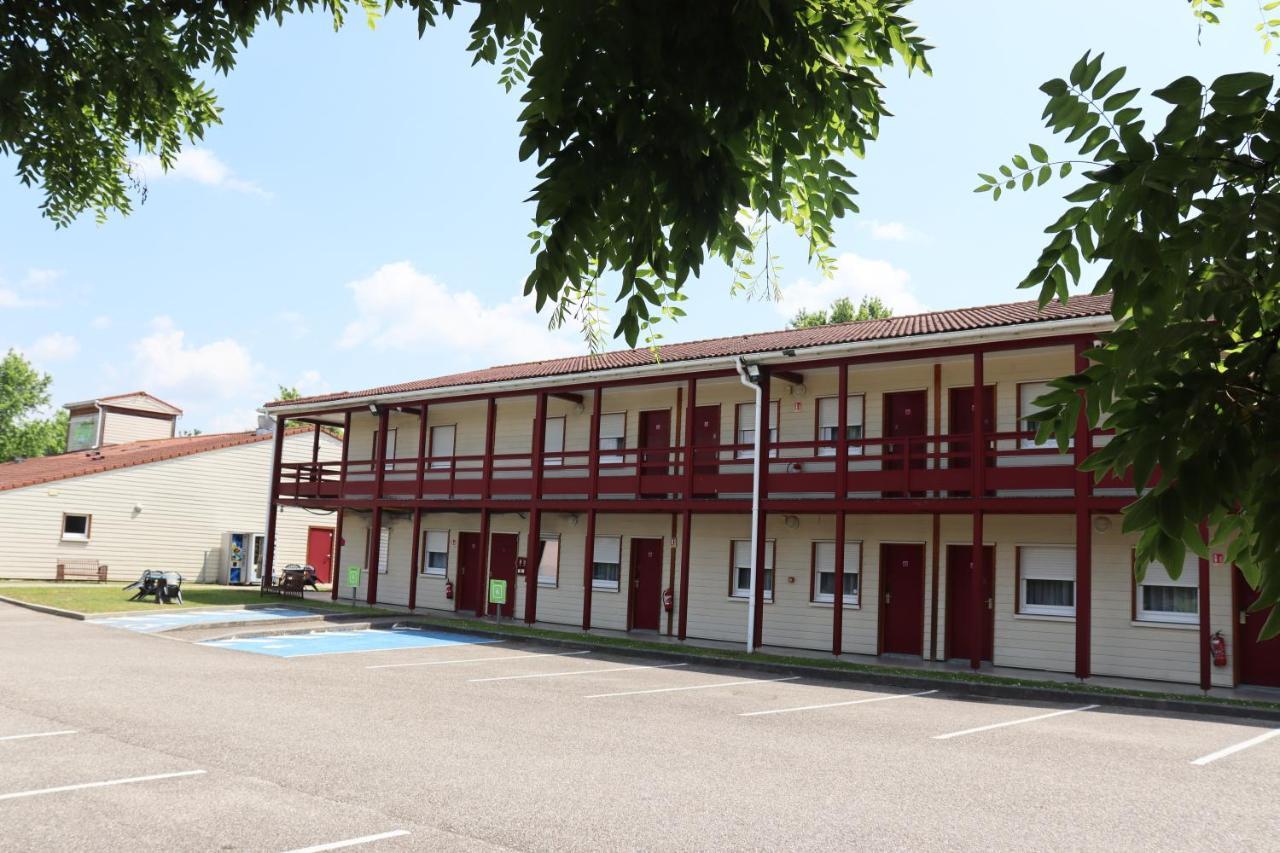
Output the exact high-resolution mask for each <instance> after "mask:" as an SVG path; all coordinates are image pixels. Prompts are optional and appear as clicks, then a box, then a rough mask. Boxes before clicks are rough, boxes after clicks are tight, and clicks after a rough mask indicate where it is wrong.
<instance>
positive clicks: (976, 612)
mask: <svg viewBox="0 0 1280 853" xmlns="http://www.w3.org/2000/svg"><path fill="white" fill-rule="evenodd" d="M983 359H984V352H983V350H982V348H981V347H979V348H978V349H977V350H975V351H974V353H973V388H974V391H973V424H972V426H971V427H970V429H971V430H972V433H973V440H972V441H971V442H969V452H970V455H971V456H972V459H971V460H970V463H969V464H970V466H971V469H972V471H973V496H974V499H975V500H976V501H977V502H978V504H979V505H981V504H982V503H983V502H984V499H985V497H986V493H987V492H986V474H987V437H986V435H984V434H983V427H982V422H983V415H984V412H983V409H984V408H985V406H984V404H985V400H984V399H983V393H982V389H983V388H985V387H986V380H985V378H984V376H983V368H984V364H983ZM982 522H983V518H982V510H978V511H977V512H975V513H974V514H973V555H972V557H971V559H970V569H969V608H970V609H969V614H970V616H971V618H972V623H973V628H972V631H973V636H971V637H970V638H969V648H970V653H969V666H970V667H972V668H973V669H978V668H979V667H980V666H982V647H983V645H984V644H983V642H982V640H983V637H982V632H983V630H984V627H985V626H986V624H987V620H986V619H984V618H983V613H982V611H983V608H985V607H986V606H987V602H986V601H985V600H984V599H983V597H982V578H983V576H984V573H985V568H984V566H983V565H982V558H983V548H982V539H983V536H982Z"/></svg>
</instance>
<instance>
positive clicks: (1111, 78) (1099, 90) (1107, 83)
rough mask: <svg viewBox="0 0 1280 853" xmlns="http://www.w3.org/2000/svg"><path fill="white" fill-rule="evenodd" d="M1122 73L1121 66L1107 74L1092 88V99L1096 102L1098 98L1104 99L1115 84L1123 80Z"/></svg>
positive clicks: (1123, 69)
mask: <svg viewBox="0 0 1280 853" xmlns="http://www.w3.org/2000/svg"><path fill="white" fill-rule="evenodd" d="M1124 72H1125V68H1124V66H1123V65H1122V66H1120V67H1119V68H1116V69H1114V70H1112V71H1110V72H1108V73H1107V75H1106V76H1105V77H1103V78H1102V79H1101V80H1099V81H1098V85H1096V86H1094V87H1093V99H1094V100H1095V101H1096V100H1099V99H1100V98H1105V97H1106V96H1107V93H1108V92H1110V91H1111V90H1112V89H1114V88H1115V87H1116V84H1117V83H1119V82H1120V81H1121V80H1122V79H1123V78H1124Z"/></svg>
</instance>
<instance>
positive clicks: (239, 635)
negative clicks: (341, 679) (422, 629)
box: [161, 614, 417, 643]
mask: <svg viewBox="0 0 1280 853" xmlns="http://www.w3.org/2000/svg"><path fill="white" fill-rule="evenodd" d="M354 615H356V616H357V617H359V614H354ZM401 619H402V617H400V616H375V617H373V618H372V619H371V618H369V617H367V616H366V617H359V618H358V620H357V621H352V622H343V623H341V624H339V625H331V624H329V620H326V621H324V622H320V623H308V624H306V625H298V624H297V623H298V622H299V621H300V620H298V619H289V620H286V621H287V622H290V623H293V624H291V625H280V626H277V627H276V628H274V629H273V628H271V626H270V624H269V623H266V622H254V623H253V625H254V626H255V628H257V627H259V626H260V627H261V628H262V629H263V630H260V631H259V630H253V631H234V632H232V633H230V634H227V635H226V636H222V637H210V638H208V639H211V640H247V639H251V638H253V637H281V636H288V635H290V634H325V633H336V632H340V631H363V630H368V629H369V628H395V627H397V626H398V625H399V624H400V621H401ZM244 624H246V623H244V622H235V623H231V624H230V625H216V624H215V625H191V626H189V630H193V631H194V630H198V629H201V628H220V627H235V626H238V625H244ZM285 627H287V628H289V630H281V628H285ZM413 627H417V626H413ZM161 633H165V634H174V633H177V632H175V631H164V632H161ZM196 642H199V643H203V642H206V640H197V641H196Z"/></svg>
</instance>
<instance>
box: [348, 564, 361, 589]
mask: <svg viewBox="0 0 1280 853" xmlns="http://www.w3.org/2000/svg"><path fill="white" fill-rule="evenodd" d="M347 586H349V587H357V586H360V567H359V566H347Z"/></svg>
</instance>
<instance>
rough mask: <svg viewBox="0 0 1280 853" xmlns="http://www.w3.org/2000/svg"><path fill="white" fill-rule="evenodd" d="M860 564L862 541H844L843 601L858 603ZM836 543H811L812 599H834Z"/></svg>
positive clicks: (854, 604)
mask: <svg viewBox="0 0 1280 853" xmlns="http://www.w3.org/2000/svg"><path fill="white" fill-rule="evenodd" d="M861 565H862V543H861V542H846V543H844V603H845V604H850V605H853V606H855V607H856V606H857V604H858V581H859V576H858V569H859V567H860V566H861ZM835 593H836V543H835V542H814V543H813V600H814V601H835Z"/></svg>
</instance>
